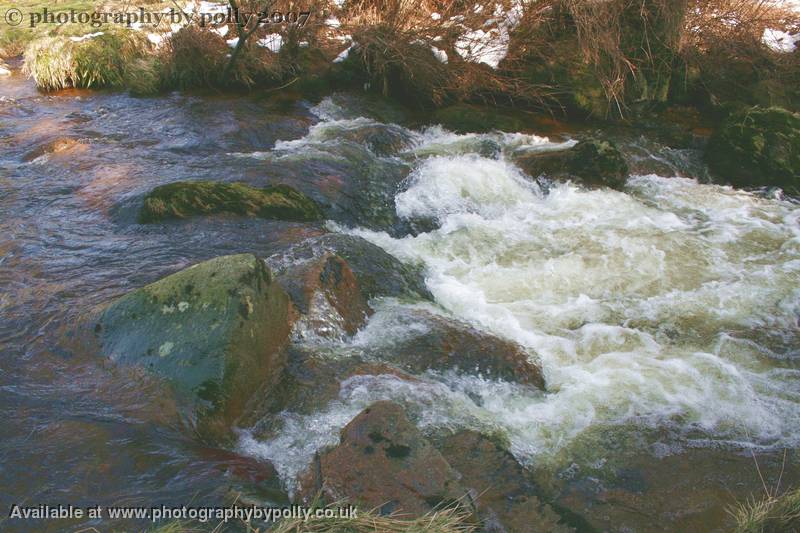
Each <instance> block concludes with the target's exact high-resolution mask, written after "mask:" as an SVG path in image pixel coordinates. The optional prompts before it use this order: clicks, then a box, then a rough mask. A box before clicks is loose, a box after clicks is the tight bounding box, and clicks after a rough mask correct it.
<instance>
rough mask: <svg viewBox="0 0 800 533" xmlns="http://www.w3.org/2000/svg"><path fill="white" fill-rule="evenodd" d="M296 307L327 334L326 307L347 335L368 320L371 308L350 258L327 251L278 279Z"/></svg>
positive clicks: (313, 327)
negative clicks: (330, 310) (352, 267)
mask: <svg viewBox="0 0 800 533" xmlns="http://www.w3.org/2000/svg"><path fill="white" fill-rule="evenodd" d="M278 281H279V283H281V284H282V285H283V286H284V288H285V289H286V292H287V293H288V294H289V296H290V297H291V299H292V302H293V303H294V304H295V307H296V308H297V309H298V310H299V311H300V312H301V313H303V314H304V315H306V316H307V317H308V319H307V322H308V324H309V326H310V327H311V328H312V329H314V330H315V331H317V333H321V334H323V335H325V334H326V331H325V327H326V326H327V324H325V323H324V322H325V321H326V319H327V320H329V319H330V317H326V312H327V311H328V310H327V309H326V307H327V306H330V308H332V309H333V310H334V311H335V312H336V313H337V314H338V318H340V320H339V319H337V322H338V323H339V325H341V327H342V328H343V329H344V331H345V332H346V333H347V334H348V335H352V334H354V333H355V332H356V331H358V329H359V328H361V327H362V326H363V325H364V323H365V322H366V320H367V318H368V317H369V315H370V314H371V313H372V310H371V309H370V308H369V306H368V305H367V301H366V299H365V298H364V296H363V295H362V293H361V290H360V288H359V283H358V280H357V279H356V276H355V274H353V271H352V270H351V269H350V266H349V265H348V264H347V261H345V260H344V259H342V258H341V257H339V256H338V255H335V254H331V253H326V254H325V255H323V256H322V257H320V258H318V259H315V260H313V261H310V262H308V263H306V264H304V265H300V266H296V267H293V268H291V269H289V270H288V271H286V272H285V273H283V274H282V275H281V276H279V278H278Z"/></svg>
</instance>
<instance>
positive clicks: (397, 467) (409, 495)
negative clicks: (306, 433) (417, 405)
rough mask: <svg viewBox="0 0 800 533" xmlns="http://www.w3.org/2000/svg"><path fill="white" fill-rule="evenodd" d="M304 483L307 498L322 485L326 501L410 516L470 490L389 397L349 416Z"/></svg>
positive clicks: (452, 499) (312, 467)
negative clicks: (333, 444) (338, 437)
mask: <svg viewBox="0 0 800 533" xmlns="http://www.w3.org/2000/svg"><path fill="white" fill-rule="evenodd" d="M301 485H302V489H301V499H304V500H305V501H311V500H312V499H313V498H314V497H315V495H316V494H317V493H318V492H319V491H322V495H323V497H324V498H325V500H326V501H327V502H336V501H340V500H342V499H347V500H348V501H351V502H353V503H355V504H356V505H359V506H361V507H362V508H365V509H372V508H377V509H378V511H379V512H380V513H381V514H390V513H393V512H397V513H403V514H404V515H410V516H421V515H424V514H425V513H427V512H429V511H431V510H432V509H434V508H437V507H441V506H446V505H449V504H453V503H455V502H461V501H463V500H462V498H463V497H464V495H465V494H466V490H465V489H464V488H463V486H462V485H461V484H460V483H459V481H458V474H457V473H456V472H455V471H454V470H453V469H452V468H451V467H450V465H449V464H448V463H447V461H446V460H445V459H444V458H443V457H442V455H441V454H440V453H439V452H438V451H437V450H436V448H434V447H433V445H431V443H430V442H428V441H427V440H426V439H425V438H424V437H423V436H422V434H421V433H420V432H419V430H418V429H417V428H416V426H414V424H412V423H411V422H410V421H409V420H408V418H407V417H406V415H405V413H404V412H403V409H402V408H401V407H400V406H399V405H397V404H395V403H392V402H389V401H379V402H376V403H374V404H372V405H370V406H369V407H368V408H366V409H365V410H364V411H362V412H361V413H360V414H359V415H358V416H356V417H355V418H354V419H353V420H351V421H350V423H348V424H347V425H346V426H345V427H344V429H342V433H341V441H340V444H339V445H338V446H337V447H335V448H333V449H332V450H329V451H327V452H324V453H322V454H321V455H319V456H318V457H317V458H316V459H315V461H314V464H312V466H311V467H310V469H309V471H308V473H307V475H306V476H304V479H303V480H302V483H301Z"/></svg>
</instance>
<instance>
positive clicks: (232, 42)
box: [225, 37, 239, 48]
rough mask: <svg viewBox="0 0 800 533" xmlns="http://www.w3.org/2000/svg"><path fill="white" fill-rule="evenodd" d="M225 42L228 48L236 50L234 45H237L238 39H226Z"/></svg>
mask: <svg viewBox="0 0 800 533" xmlns="http://www.w3.org/2000/svg"><path fill="white" fill-rule="evenodd" d="M225 42H226V43H228V46H230V47H231V48H236V45H237V44H239V38H238V37H234V38H233V39H228V40H227V41H225Z"/></svg>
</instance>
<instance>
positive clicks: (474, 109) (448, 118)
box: [431, 104, 525, 133]
mask: <svg viewBox="0 0 800 533" xmlns="http://www.w3.org/2000/svg"><path fill="white" fill-rule="evenodd" d="M431 122H433V123H434V124H441V125H442V126H444V127H445V128H447V129H448V130H451V131H454V132H456V133H470V132H476V133H484V132H487V131H494V130H499V131H509V132H515V131H520V130H524V129H525V121H524V120H523V119H521V118H520V117H518V116H513V115H509V114H508V113H506V112H504V111H502V110H500V109H498V108H492V107H481V106H476V105H470V104H456V105H452V106H448V107H443V108H441V109H437V110H436V111H435V112H434V113H433V117H432V118H431Z"/></svg>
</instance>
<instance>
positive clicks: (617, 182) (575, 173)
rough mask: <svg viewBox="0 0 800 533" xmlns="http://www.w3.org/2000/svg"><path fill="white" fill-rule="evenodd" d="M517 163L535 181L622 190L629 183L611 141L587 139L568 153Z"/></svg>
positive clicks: (538, 155)
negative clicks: (573, 181) (566, 181)
mask: <svg viewBox="0 0 800 533" xmlns="http://www.w3.org/2000/svg"><path fill="white" fill-rule="evenodd" d="M515 163H516V164H517V165H519V166H520V167H521V168H522V169H523V170H524V171H525V172H526V173H527V174H528V175H530V176H532V177H539V176H542V175H544V176H546V177H548V178H552V179H576V180H577V181H579V182H581V183H583V184H585V185H588V186H593V187H610V188H612V189H618V190H619V189H622V188H623V187H624V186H625V182H626V180H627V179H628V172H629V169H628V164H627V163H626V162H625V158H624V157H623V156H622V154H621V153H620V151H619V149H617V147H616V146H615V145H614V144H613V143H612V142H610V141H601V140H597V139H586V140H583V141H581V142H579V143H578V144H576V145H575V146H574V147H572V148H570V149H567V150H558V151H550V152H537V153H530V154H523V155H520V156H517V158H516V159H515Z"/></svg>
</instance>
